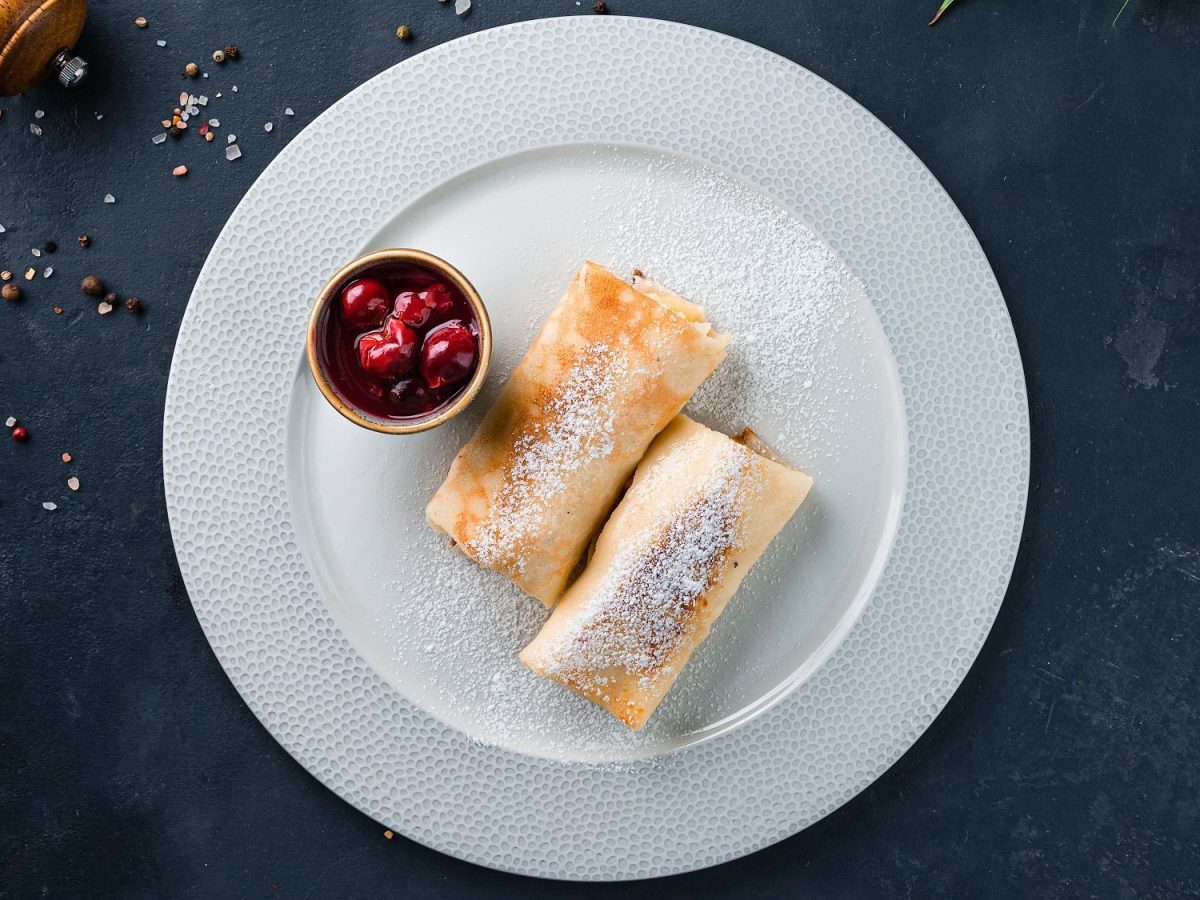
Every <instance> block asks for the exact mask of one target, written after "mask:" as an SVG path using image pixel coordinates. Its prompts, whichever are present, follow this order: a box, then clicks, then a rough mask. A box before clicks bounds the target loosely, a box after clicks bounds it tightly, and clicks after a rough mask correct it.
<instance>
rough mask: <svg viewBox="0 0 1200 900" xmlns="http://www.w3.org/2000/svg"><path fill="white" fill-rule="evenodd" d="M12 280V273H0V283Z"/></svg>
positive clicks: (6, 270) (7, 271) (6, 271)
mask: <svg viewBox="0 0 1200 900" xmlns="http://www.w3.org/2000/svg"><path fill="white" fill-rule="evenodd" d="M11 279H12V272H10V271H9V270H8V269H5V270H4V271H3V272H0V281H9V280H11Z"/></svg>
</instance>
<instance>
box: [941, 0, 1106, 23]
mask: <svg viewBox="0 0 1200 900" xmlns="http://www.w3.org/2000/svg"><path fill="white" fill-rule="evenodd" d="M953 2H954V0H942V5H941V6H939V7H938V11H937V12H936V13H934V16H933V18H932V19H930V20H929V24H930V25H936V24H937V23H938V19H940V18H941V17H942V15H943V14H944V13H945V12H946V10H948V9H949V8H950V4H951V3H953ZM1125 2H1126V3H1128V2H1129V0H1125Z"/></svg>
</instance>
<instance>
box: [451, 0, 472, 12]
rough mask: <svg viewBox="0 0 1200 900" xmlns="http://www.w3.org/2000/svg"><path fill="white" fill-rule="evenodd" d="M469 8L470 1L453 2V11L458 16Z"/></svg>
mask: <svg viewBox="0 0 1200 900" xmlns="http://www.w3.org/2000/svg"><path fill="white" fill-rule="evenodd" d="M470 8H471V0H454V11H455V12H456V13H458V14H459V15H460V16H461V15H463V14H464V13H466V11H467V10H469V9H470Z"/></svg>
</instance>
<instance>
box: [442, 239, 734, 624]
mask: <svg viewBox="0 0 1200 900" xmlns="http://www.w3.org/2000/svg"><path fill="white" fill-rule="evenodd" d="M728 341H729V337H728V335H722V334H714V333H713V331H712V326H711V325H710V324H709V323H708V322H707V321H706V320H705V318H704V311H703V310H701V309H700V308H699V307H698V306H696V305H695V304H692V303H689V302H687V301H685V300H682V299H681V298H678V297H675V296H674V295H673V294H670V293H668V292H665V291H662V290H661V289H657V291H656V294H655V296H654V297H650V296H647V295H646V294H644V293H642V292H641V291H638V290H635V289H634V288H632V287H630V286H629V285H628V284H626V283H625V282H624V281H622V280H621V279H619V278H617V277H616V276H615V275H613V274H612V273H611V272H609V271H608V270H606V269H604V268H603V267H601V266H598V265H596V264H595V263H591V262H589V263H585V264H584V266H583V268H581V269H580V270H579V272H578V274H577V275H576V276H575V278H574V279H573V280H572V282H571V285H570V287H568V288H567V292H566V294H565V295H564V296H563V298H562V300H561V301H560V302H559V304H558V306H557V307H556V308H555V310H554V312H552V313H551V314H550V318H549V319H547V320H546V324H545V325H544V326H543V327H542V331H541V333H540V334H539V335H538V336H537V337H536V338H535V339H534V342H533V345H532V346H531V347H530V348H529V352H528V353H526V354H525V358H524V359H523V360H522V361H521V363H520V365H518V366H517V368H516V369H515V370H514V371H513V373H512V376H511V377H510V378H509V380H508V383H507V384H506V385H505V386H504V389H503V390H502V391H501V393H500V396H499V397H498V398H497V399H496V403H495V405H494V406H493V407H492V408H491V410H489V411H488V414H487V416H486V417H485V418H484V420H483V422H482V423H481V424H480V426H479V429H478V430H477V431H476V432H475V435H474V436H473V437H472V438H471V440H469V441H468V442H467V443H466V444H465V445H464V446H463V448H462V449H461V450H460V451H459V452H458V456H456V457H455V459H454V463H453V465H451V467H450V473H449V474H448V475H447V476H446V480H445V482H443V484H442V486H441V487H440V488H438V490H437V493H436V494H434V495H433V499H432V500H430V501H429V506H428V507H427V508H426V510H425V515H426V518H427V519H428V520H429V523H430V524H431V525H432V526H433V527H434V528H435V529H437V530H439V531H443V532H445V533H446V534H448V535H450V537H452V538H453V539H454V540H455V541H456V542H457V545H458V547H459V549H461V550H462V551H463V552H464V553H466V554H467V555H468V556H470V557H471V558H472V559H474V560H476V561H477V562H479V563H481V564H482V565H485V566H488V567H489V568H492V569H495V570H496V571H498V572H502V573H503V574H505V575H507V576H508V577H509V578H511V579H512V580H513V581H515V582H516V583H517V584H518V585H519V586H520V587H521V588H523V589H524V590H525V591H527V592H528V593H530V594H532V595H533V596H535V597H537V598H538V599H539V600H541V601H542V602H543V603H545V604H546V605H548V606H549V605H552V604H553V603H554V602H555V601H556V600H558V598H559V597H560V596H561V595H562V592H563V590H564V589H565V588H566V586H567V582H568V580H569V579H570V577H571V575H572V573H573V572H574V571H575V570H576V568H577V566H578V564H579V561H580V558H581V557H582V556H583V553H584V551H585V550H586V548H587V546H588V543H589V542H590V541H591V540H592V538H593V537H594V536H595V534H596V532H597V531H599V529H600V525H601V523H602V522H603V521H604V519H605V517H606V516H607V515H608V513H609V511H610V510H611V509H612V506H613V504H614V503H616V501H617V497H618V495H619V494H620V492H621V489H622V488H623V487H624V486H625V483H626V482H627V481H628V479H629V476H630V474H631V473H632V472H633V469H634V467H635V466H636V465H637V463H638V460H640V459H641V458H642V454H643V453H645V452H646V447H647V446H649V444H650V441H652V440H653V439H654V436H655V435H657V434H658V433H659V432H660V431H661V430H662V429H663V428H664V427H665V426H666V425H667V423H668V422H670V421H671V419H672V418H674V416H675V415H676V414H677V413H678V412H679V410H681V409H682V408H683V405H684V404H685V403H687V401H688V399H689V398H690V397H691V396H692V394H693V393H694V392H695V390H696V388H698V387H699V386H700V384H701V382H703V381H704V379H705V378H707V377H708V376H709V374H710V373H711V372H712V371H713V369H715V368H716V367H717V364H718V363H719V362H720V361H721V360H722V359H723V358H724V357H725V345H726V344H727V343H728Z"/></svg>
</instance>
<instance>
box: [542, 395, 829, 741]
mask: <svg viewBox="0 0 1200 900" xmlns="http://www.w3.org/2000/svg"><path fill="white" fill-rule="evenodd" d="M811 485H812V479H810V478H809V477H808V476H807V475H805V474H803V473H802V472H799V471H797V470H796V469H794V468H792V467H791V466H789V465H787V464H785V463H783V462H782V461H780V460H779V459H778V457H776V456H775V454H774V453H773V452H771V451H770V449H769V448H768V447H766V445H764V444H763V443H762V442H761V441H759V440H757V438H756V436H754V435H753V433H751V432H746V433H745V434H743V435H742V436H741V437H739V438H736V439H735V438H730V437H728V436H726V435H724V434H721V433H720V432H717V431H712V430H710V429H708V428H705V427H704V426H703V425H700V424H698V423H697V422H693V421H692V420H691V419H689V418H688V417H687V416H678V417H676V419H675V420H674V421H673V422H672V423H671V424H670V425H669V426H668V427H667V428H666V430H665V431H663V433H662V434H660V435H659V436H658V438H656V439H655V441H654V442H653V443H652V444H651V445H650V449H649V450H648V451H647V453H646V457H645V459H643V460H642V462H641V464H640V465H639V466H638V467H637V472H636V473H635V475H634V478H633V482H632V484H631V485H630V487H629V490H628V491H627V492H626V493H625V496H624V498H623V499H622V500H621V502H620V504H619V505H618V506H617V508H616V509H615V510H614V511H613V514H612V517H611V518H610V519H609V520H608V522H607V524H606V525H605V526H604V529H603V531H601V533H600V537H599V538H598V540H597V541H596V549H595V553H594V554H593V556H592V558H591V560H590V561H589V562H588V564H587V567H586V568H585V569H584V571H583V573H582V574H581V575H580V576H579V579H578V580H577V581H576V582H575V583H574V584H573V585H571V587H570V589H569V590H568V591H567V592H566V594H565V595H564V596H563V598H562V600H561V602H560V603H559V604H558V606H557V607H555V609H554V612H553V613H551V615H550V618H549V619H548V620H547V621H546V623H545V625H543V626H542V629H541V631H539V632H538V634H537V636H536V637H535V638H534V639H533V641H532V642H531V643H530V644H529V646H527V647H526V648H525V649H524V650H522V651H521V654H520V658H521V662H522V663H524V664H525V665H526V666H528V667H529V668H530V669H531V670H533V671H534V672H535V673H537V674H538V675H541V676H543V677H545V678H549V679H551V680H553V681H557V682H559V683H561V684H563V685H566V686H567V687H569V688H571V689H572V690H574V691H576V692H578V693H580V694H582V695H583V696H584V697H586V698H588V699H589V700H592V701H594V702H595V703H598V704H599V705H600V706H602V707H604V708H605V709H606V710H608V711H609V712H610V713H612V714H613V715H614V716H616V717H617V718H618V719H620V720H621V721H622V722H624V723H625V724H626V725H628V726H629V727H630V728H640V727H641V726H642V725H644V724H645V723H646V720H647V719H648V718H649V717H650V715H651V714H652V713H653V712H654V710H655V708H656V707H657V706H658V704H659V702H660V701H661V700H662V699H663V696H664V695H665V694H666V693H667V691H668V690H670V688H671V685H673V684H674V683H675V679H676V678H678V677H679V673H680V671H681V670H682V669H683V667H684V665H685V664H686V663H687V661H688V658H689V657H690V656H691V655H692V652H693V651H694V650H695V649H696V648H697V647H698V646H699V645H700V644H701V643H702V642H703V641H704V639H705V638H706V637H707V636H708V633H709V629H711V628H712V625H713V623H714V622H715V621H716V620H717V618H718V617H719V616H720V615H721V613H722V612H723V611H724V609H725V606H726V604H727V603H728V602H729V599H730V598H731V597H732V596H733V594H734V592H735V591H737V589H738V585H739V584H741V582H742V579H743V578H744V577H745V575H746V573H747V572H748V571H749V570H750V567H751V566H753V565H754V563H755V561H756V560H757V559H758V558H759V556H761V555H762V553H763V551H764V550H765V549H766V547H767V545H768V544H769V543H770V542H771V540H772V539H773V538H774V537H775V535H776V534H778V533H779V531H780V529H781V528H783V526H784V525H785V524H787V521H788V520H789V519H790V518H791V517H792V515H793V514H794V513H795V512H796V510H797V509H798V508H799V507H800V504H801V503H802V502H803V501H804V498H805V496H806V495H807V494H808V490H809V488H810V487H811Z"/></svg>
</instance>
